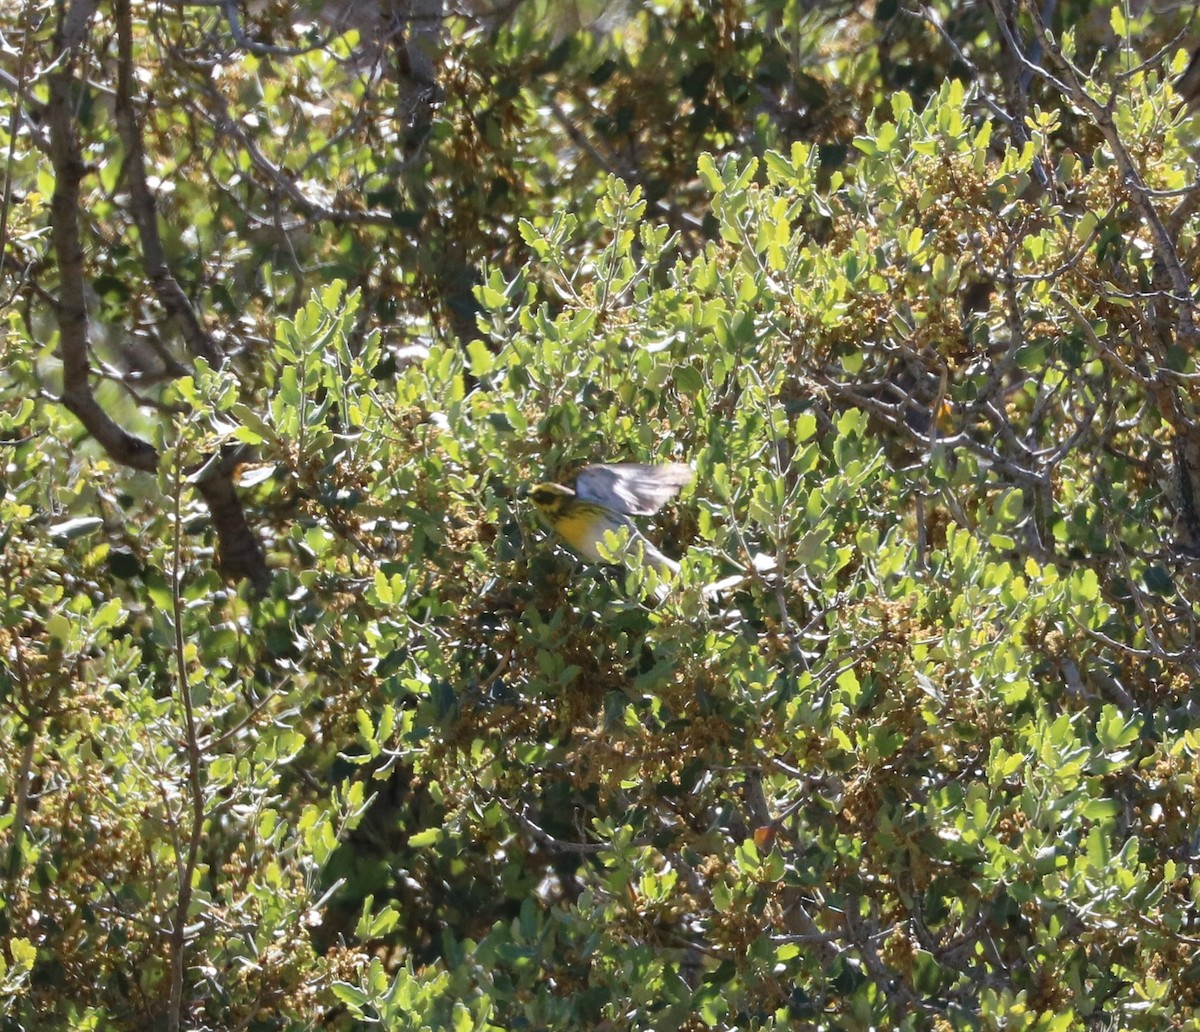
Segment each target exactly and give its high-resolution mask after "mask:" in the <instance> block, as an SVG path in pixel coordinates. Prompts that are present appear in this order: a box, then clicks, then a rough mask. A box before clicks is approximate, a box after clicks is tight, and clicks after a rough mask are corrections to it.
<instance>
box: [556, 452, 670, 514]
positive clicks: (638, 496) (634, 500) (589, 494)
mask: <svg viewBox="0 0 1200 1032" xmlns="http://www.w3.org/2000/svg"><path fill="white" fill-rule="evenodd" d="M691 481H692V470H691V467H689V466H685V465H684V464H683V463H682V462H666V463H663V464H661V465H654V466H651V465H646V464H644V463H640V462H617V463H610V464H605V465H600V466H585V467H584V468H583V469H581V470H580V471H579V475H578V476H577V477H576V478H575V494H576V495H577V496H578V497H580V498H582V499H583V500H584V501H588V502H596V503H597V504H599V505H603V506H604V507H605V508H607V509H612V510H614V511H615V512H623V513H625V514H626V515H627V516H649V515H650V514H651V513H655V512H658V510H659V509H661V508H662V507H663V506H664V505H666V504H667V502H669V501H670V500H671V499H672V498H674V497H675V496H676V495H677V494H678V493H679V490H680V488H682V487H685V486H686V485H687V484H690V483H691Z"/></svg>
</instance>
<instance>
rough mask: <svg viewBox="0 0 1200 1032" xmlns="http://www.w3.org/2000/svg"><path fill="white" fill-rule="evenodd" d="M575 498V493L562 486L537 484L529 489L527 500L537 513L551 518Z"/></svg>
mask: <svg viewBox="0 0 1200 1032" xmlns="http://www.w3.org/2000/svg"><path fill="white" fill-rule="evenodd" d="M574 497H575V492H574V491H572V490H571V489H570V488H569V487H563V486H562V484H538V485H537V486H536V487H534V488H531V489H530V492H529V500H530V501H531V502H532V503H533V505H534V508H536V509H537V510H538V512H542V513H545V514H546V515H547V516H553V515H554V514H555V513H558V512H561V511H562V509H563V507H564V506H565V505H566V504H567V503H568V502H569V501H570V500H571V499H572V498H574Z"/></svg>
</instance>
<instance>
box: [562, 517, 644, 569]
mask: <svg viewBox="0 0 1200 1032" xmlns="http://www.w3.org/2000/svg"><path fill="white" fill-rule="evenodd" d="M552 523H553V526H554V530H555V531H556V532H557V533H558V534H559V536H560V537H562V539H563V540H564V541H566V542H567V544H568V545H570V546H571V547H572V548H573V549H575V551H577V552H578V553H579V554H580V555H583V556H586V557H587V558H588V559H592V560H596V561H600V560H601V559H602V558H603V557H602V556H601V555H600V552H599V550H598V548H597V545H599V544H600V542H601V541H603V540H604V535H605V533H607V532H608V531H610V530H613V531H618V532H619V531H621V530H625V529H627V524H626V523H625V521H624V520H622V519H621V518H620V517H619V516H617V515H616V514H615V513H610V512H607V511H605V510H604V509H602V508H600V507H599V506H592V505H586V504H575V505H567V506H564V507H563V508H562V510H560V511H559V512H557V513H554V514H553V517H552Z"/></svg>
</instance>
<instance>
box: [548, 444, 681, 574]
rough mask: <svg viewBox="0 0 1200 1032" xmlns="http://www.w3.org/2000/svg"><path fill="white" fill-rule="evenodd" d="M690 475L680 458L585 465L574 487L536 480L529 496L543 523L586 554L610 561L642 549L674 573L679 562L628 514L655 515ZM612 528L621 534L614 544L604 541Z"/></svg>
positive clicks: (663, 571) (660, 566)
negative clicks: (665, 460)
mask: <svg viewBox="0 0 1200 1032" xmlns="http://www.w3.org/2000/svg"><path fill="white" fill-rule="evenodd" d="M691 481H692V470H691V467H690V466H687V465H685V464H684V463H682V462H665V463H659V464H653V465H651V464H647V463H641V462H614V463H600V464H597V465H592V466H585V467H584V468H583V469H581V470H580V471H579V473H578V474H577V475H576V477H575V485H574V487H573V488H571V487H564V486H563V485H562V484H555V483H543V484H538V485H536V486H535V487H533V488H531V489H530V491H529V500H530V501H531V502H532V503H533V506H534V508H535V509H537V511H538V515H539V516H541V518H542V519H543V520H544V521H545V523H546V524H547V525H548V526H549V527H550V528H551V529H552V530H553V531H554V532H555V533H556V534H558V536H559V537H561V538H562V539H563V540H564V541H566V542H567V544H568V545H570V546H571V547H572V548H573V549H574V550H575V551H576V552H578V553H579V554H580V555H581V556H583V557H584V558H585V559H591V560H593V561H594V562H611V561H612V559H613V557H614V556H615V557H617V558H620V559H624V558H625V557H627V556H629V555H631V554H638V553H640V554H641V557H642V561H643V562H645V563H648V564H649V565H651V566H654V567H655V568H656V569H657V570H658V572H659V573H660V574H663V575H668V574H669V575H672V576H673V575H675V574H677V573H679V564H678V563H677V562H675V560H674V559H670V558H668V557H667V556H665V555H663V554H662V552H660V551H659V550H658V549H657V548H655V546H654V545H653V544H651V543H650V542H649V541H648V540H647V539H646V538H645V537H643V536H642V534H641V532H640V531H639V530H638V529H637V527H636V526H634V523H633V521H632V520H631V519H630V518H629V517H631V516H650V515H653V514H654V513H656V512H658V510H659V509H661V508H662V507H663V506H664V505H666V504H667V502H669V501H670V500H671V499H672V498H674V497H675V495H677V494H678V493H679V492H680V490H681V489H682V488H684V487H686V486H687V485H688V484H690V483H691ZM609 532H612V533H614V534H616V535H617V538H618V540H617V541H616V542H614V543H613V544H612V546H611V547H610V546H608V545H607V544H606V543H605V535H606V534H608V533H609ZM601 545H604V546H605V550H606V554H602V553H601V550H600V548H601Z"/></svg>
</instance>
